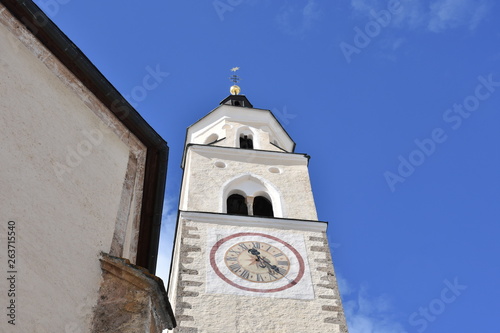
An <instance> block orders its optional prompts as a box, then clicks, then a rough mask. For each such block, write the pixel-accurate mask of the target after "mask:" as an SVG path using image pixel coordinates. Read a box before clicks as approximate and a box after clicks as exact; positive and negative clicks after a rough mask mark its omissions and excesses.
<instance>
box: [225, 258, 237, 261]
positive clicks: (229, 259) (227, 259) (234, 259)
mask: <svg viewBox="0 0 500 333" xmlns="http://www.w3.org/2000/svg"><path fill="white" fill-rule="evenodd" d="M236 260H238V258H236V257H226V261H236Z"/></svg>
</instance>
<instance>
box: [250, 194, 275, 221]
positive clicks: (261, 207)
mask: <svg viewBox="0 0 500 333" xmlns="http://www.w3.org/2000/svg"><path fill="white" fill-rule="evenodd" d="M253 215H255V216H267V217H274V213H273V205H272V204H271V201H269V200H268V199H267V198H265V197H255V199H254V200H253Z"/></svg>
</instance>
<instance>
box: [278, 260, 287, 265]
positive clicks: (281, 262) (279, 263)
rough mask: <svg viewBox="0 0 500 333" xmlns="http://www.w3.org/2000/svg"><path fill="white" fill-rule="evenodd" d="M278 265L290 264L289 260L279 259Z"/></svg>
mask: <svg viewBox="0 0 500 333" xmlns="http://www.w3.org/2000/svg"><path fill="white" fill-rule="evenodd" d="M278 265H279V266H288V261H280V260H278Z"/></svg>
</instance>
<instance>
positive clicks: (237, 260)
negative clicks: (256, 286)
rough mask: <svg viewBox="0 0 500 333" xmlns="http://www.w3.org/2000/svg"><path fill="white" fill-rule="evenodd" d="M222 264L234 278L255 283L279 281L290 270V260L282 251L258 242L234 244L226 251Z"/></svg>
mask: <svg viewBox="0 0 500 333" xmlns="http://www.w3.org/2000/svg"><path fill="white" fill-rule="evenodd" d="M224 262H225V263H226V266H227V267H228V268H229V270H230V271H231V272H232V273H234V274H235V275H236V276H239V277H241V278H242V279H245V280H247V281H252V282H257V283H270V282H274V281H277V280H280V279H282V278H284V277H285V276H286V275H287V274H288V271H289V270H290V260H289V259H288V257H287V255H286V254H285V253H283V251H281V250H280V249H279V248H278V247H275V246H272V245H270V244H268V243H264V242H259V241H253V242H241V243H237V244H234V245H233V246H231V247H230V248H229V249H228V250H227V251H226V253H225V255H224Z"/></svg>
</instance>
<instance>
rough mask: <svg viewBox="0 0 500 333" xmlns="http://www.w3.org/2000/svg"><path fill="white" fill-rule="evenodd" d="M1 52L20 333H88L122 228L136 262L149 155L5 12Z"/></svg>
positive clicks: (5, 204)
mask: <svg viewBox="0 0 500 333" xmlns="http://www.w3.org/2000/svg"><path fill="white" fill-rule="evenodd" d="M0 50H1V52H0V71H1V77H0V142H1V146H0V161H1V168H0V183H1V187H0V212H1V216H0V218H1V223H0V243H1V244H5V241H6V232H7V229H6V228H7V221H15V224H16V243H15V246H16V255H17V257H16V267H15V269H16V270H17V272H18V273H17V275H16V278H17V284H16V297H15V301H16V304H17V305H18V308H17V309H18V312H17V320H16V326H15V329H16V330H17V331H19V332H77V331H78V332H87V331H89V327H90V320H91V313H92V306H94V305H95V304H96V300H97V291H98V289H99V285H100V280H101V269H100V265H99V254H100V252H101V251H104V252H109V251H110V248H111V244H112V239H113V235H114V233H115V232H116V225H117V224H119V222H120V223H121V224H122V225H123V226H124V228H125V229H126V230H123V234H124V239H125V241H126V244H127V245H126V248H124V249H123V251H124V253H125V255H126V256H127V255H128V256H130V257H131V258H130V259H132V261H134V260H135V254H133V253H134V249H135V248H136V245H137V244H136V243H137V239H136V238H137V230H134V228H135V229H137V223H138V215H137V212H139V211H140V201H141V200H140V198H141V195H142V194H141V192H142V179H143V165H144V159H145V147H143V146H142V144H141V143H140V142H138V141H137V139H136V138H135V137H134V136H133V135H131V134H130V133H128V131H127V130H126V129H125V128H123V125H121V123H120V122H118V121H117V120H116V119H114V116H112V115H111V113H110V112H109V110H106V109H105V108H104V106H103V105H102V104H100V102H99V101H98V100H97V99H96V98H95V96H93V95H92V94H91V93H90V92H89V91H88V90H87V89H86V88H85V87H84V86H83V85H82V84H81V83H80V82H78V81H77V80H76V79H75V78H74V77H73V76H72V75H71V73H69V71H68V70H67V69H66V68H65V67H64V66H62V65H61V64H60V63H59V62H58V60H57V59H55V58H54V57H53V55H52V54H50V53H49V52H48V51H47V49H45V48H44V47H43V46H42V45H41V44H40V43H39V42H38V41H37V40H36V39H35V38H34V37H33V36H32V35H31V34H30V33H29V32H28V31H27V30H25V29H24V28H23V27H22V25H20V24H19V23H18V22H16V20H15V19H14V18H12V17H11V16H10V14H9V13H8V12H7V11H6V10H5V9H4V8H3V6H1V5H0ZM131 156H132V157H133V159H134V161H135V163H132V164H135V167H134V168H135V169H132V170H131V169H130V167H131V165H132V164H131V163H129V162H130V157H131ZM130 172H136V174H134V176H133V177H129V181H130V182H132V183H131V184H124V179H125V178H126V174H127V173H130ZM124 207H126V209H125V210H124V209H123V208H124ZM124 211H125V213H124ZM132 256H133V257H132ZM0 262H1V263H6V262H7V260H6V250H2V251H0ZM4 268H5V267H4ZM3 270H4V271H5V269H3ZM6 287H7V284H6V283H0V294H1V295H6V294H7V290H6ZM2 299H5V298H2ZM4 317H5V316H4ZM12 327H13V326H10V325H9V324H7V320H2V321H1V322H0V331H1V332H9V331H10V330H12Z"/></svg>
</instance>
